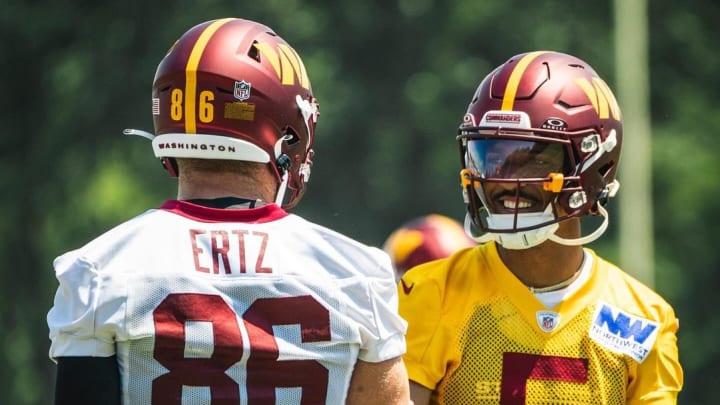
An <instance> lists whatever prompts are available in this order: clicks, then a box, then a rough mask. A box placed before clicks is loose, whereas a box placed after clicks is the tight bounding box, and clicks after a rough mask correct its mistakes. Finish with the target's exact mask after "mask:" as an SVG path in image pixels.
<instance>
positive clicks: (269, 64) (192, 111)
mask: <svg viewBox="0 0 720 405" xmlns="http://www.w3.org/2000/svg"><path fill="white" fill-rule="evenodd" d="M152 101H153V119H154V124H155V133H156V137H155V138H154V139H153V148H154V150H155V155H156V156H157V157H160V158H162V160H163V164H164V165H165V167H166V168H167V169H168V171H169V172H170V174H171V175H173V176H176V175H177V166H176V164H175V162H174V159H173V158H180V157H188V158H202V159H229V160H243V161H251V162H260V163H267V164H269V165H271V167H272V168H273V170H274V172H275V174H276V176H277V178H278V181H279V183H280V186H279V189H278V198H277V199H276V202H278V203H279V204H281V205H283V206H284V207H292V206H294V205H295V204H297V202H298V201H299V199H300V198H301V196H302V194H303V191H304V188H305V183H306V182H307V181H308V179H309V176H310V166H311V165H312V162H311V158H312V154H313V151H312V145H313V140H314V134H315V124H316V122H317V118H318V115H319V113H318V104H317V102H316V100H315V98H314V97H313V94H312V89H311V87H310V81H309V79H308V75H307V72H306V71H305V66H304V65H303V62H302V60H301V59H300V56H299V55H298V54H297V53H296V52H295V50H293V48H291V47H290V45H288V43H287V42H285V41H284V40H283V39H282V38H280V37H279V36H278V35H277V34H275V33H274V32H273V31H272V30H271V29H270V28H268V27H266V26H264V25H262V24H258V23H256V22H253V21H248V20H242V19H236V18H228V19H222V20H214V21H207V22H204V23H202V24H199V25H197V26H195V27H193V28H191V29H190V30H189V31H187V32H186V33H185V34H183V35H182V36H181V37H180V39H178V40H177V42H176V43H175V44H174V45H173V46H172V47H171V48H170V50H169V51H168V53H167V55H165V57H164V58H163V60H162V61H161V62H160V64H159V66H158V68H157V72H156V73H155V80H154V83H153V88H152ZM286 191H287V192H288V194H287V196H285V198H283V197H284V194H285V192H286Z"/></svg>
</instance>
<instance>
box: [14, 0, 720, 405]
mask: <svg viewBox="0 0 720 405" xmlns="http://www.w3.org/2000/svg"><path fill="white" fill-rule="evenodd" d="M615 3H617V4H618V6H617V7H620V6H622V7H623V9H616V6H615ZM615 3H613V2H611V1H606V2H603V1H593V2H590V1H581V0H542V1H517V0H484V1H477V0H447V1H439V0H368V1H350V0H332V1H330V0H322V1H321V0H314V1H300V0H263V1H233V2H230V1H219V0H214V1H213V0H205V1H200V0H193V1H190V0H185V1H174V2H171V1H164V2H163V1H158V2H148V1H139V0H126V1H116V2H103V1H96V0H75V1H73V2H69V1H49V0H46V1H27V0H4V1H3V5H2V7H1V9H2V10H1V11H0V21H1V22H2V23H1V24H0V32H1V33H2V35H1V36H0V38H2V48H1V49H0V64H1V66H2V73H3V74H2V78H0V83H2V85H1V87H0V89H1V90H2V97H0V99H1V100H2V101H1V102H0V103H2V107H3V108H1V109H0V114H2V121H0V122H2V124H3V128H2V135H1V136H0V187H1V188H2V190H3V191H2V198H0V209H1V211H0V212H2V213H3V215H2V216H0V235H1V237H2V242H3V243H2V244H0V260H1V263H2V266H1V267H0V364H2V367H0V397H2V398H3V400H2V401H1V402H2V403H4V404H20V405H23V404H49V403H51V398H52V390H53V381H54V365H53V363H52V362H51V361H50V360H49V359H48V357H47V351H48V347H49V340H48V337H47V326H46V323H45V315H46V313H47V310H48V309H49V308H50V306H51V305H52V298H53V294H54V291H55V288H56V281H55V279H54V274H53V271H52V260H53V258H54V257H55V256H57V255H59V254H61V253H62V252H64V251H66V250H70V249H73V248H76V247H79V246H81V245H82V244H83V243H85V242H87V241H88V240H89V239H91V238H92V237H94V236H96V235H97V234H99V233H100V232H103V231H106V230H108V229H109V228H111V227H112V226H114V225H116V224H117V223H119V222H121V221H124V220H126V219H129V218H131V217H132V216H134V215H137V214H139V213H141V212H143V211H144V210H146V209H148V208H151V207H156V206H158V205H159V204H161V203H162V202H163V201H164V200H165V199H168V198H172V197H174V193H175V180H173V179H170V178H168V176H167V175H166V173H165V172H164V171H163V169H162V168H161V166H160V163H159V162H158V161H157V160H156V159H155V158H154V157H153V154H152V149H151V147H150V144H149V142H148V141H147V140H145V139H143V138H140V137H124V136H123V135H122V130H123V129H124V128H128V127H130V128H139V129H145V130H149V131H152V119H151V114H150V112H151V109H150V106H151V104H150V89H151V85H152V79H153V76H154V73H155V68H156V66H157V63H158V62H159V61H160V59H161V58H162V56H163V55H164V52H165V51H166V50H167V48H168V47H169V46H170V45H171V44H172V42H173V41H174V40H175V39H176V38H177V37H178V36H179V35H180V34H182V33H183V32H184V31H185V30H187V29H188V28H190V27H191V26H193V25H195V24H198V23H200V22H202V21H205V20H209V19H215V18H220V17H242V18H248V19H253V20H256V21H260V22H263V23H265V24H267V25H269V26H271V27H273V28H274V29H275V31H276V32H277V33H278V34H279V35H280V36H282V37H283V38H285V39H286V40H287V41H288V42H290V44H292V45H293V46H294V47H295V49H296V50H297V51H298V52H299V54H300V55H301V56H302V58H303V60H304V62H305V65H306V67H307V69H308V72H309V76H310V80H311V82H312V85H313V90H314V93H315V96H316V97H317V98H318V99H319V101H320V105H321V117H320V120H319V124H318V128H317V140H316V145H315V150H316V155H315V159H314V161H315V166H314V167H313V174H312V180H311V184H310V187H309V190H308V194H307V195H306V197H305V199H304V200H303V201H302V203H301V205H300V206H299V207H298V208H297V209H296V210H295V211H294V212H295V213H297V214H300V215H303V216H305V217H307V218H308V219H311V220H313V221H316V222H319V223H321V224H323V225H327V226H330V227H332V228H335V229H337V230H339V231H341V232H343V233H345V234H347V235H349V236H352V237H354V238H356V239H359V240H361V241H363V242H365V243H368V244H371V245H376V246H379V245H381V244H382V242H383V241H384V239H385V237H386V236H387V235H388V234H389V233H390V232H391V231H392V230H393V229H394V228H395V227H396V226H398V225H399V224H400V223H402V222H404V221H406V220H407V219H410V218H412V217H415V216H418V215H423V214H427V213H431V212H436V213H441V214H444V215H447V216H450V217H453V218H455V219H458V220H460V219H462V218H463V216H464V209H465V207H464V204H463V203H462V199H461V194H460V186H459V174H458V172H459V168H460V166H459V162H460V157H459V154H458V146H457V144H456V142H455V133H456V129H457V127H458V125H459V123H460V120H461V118H462V116H463V113H464V112H465V108H466V107H467V105H468V103H469V101H470V97H471V96H472V93H473V92H474V90H475V88H476V87H477V85H478V84H479V82H480V81H481V80H482V79H483V77H484V76H485V75H486V74H487V73H488V72H489V71H490V70H491V69H492V68H493V67H494V66H496V65H498V64H500V63H502V62H504V61H505V60H506V59H507V58H508V57H510V56H512V55H515V54H517V53H520V52H524V51H529V50H537V49H546V50H556V51H561V52H567V53H571V54H574V55H576V56H579V57H580V58H582V59H584V60H586V61H587V62H589V63H590V64H591V65H592V66H594V68H595V70H597V71H598V72H599V74H600V75H601V76H602V77H604V78H605V80H606V81H607V82H608V83H609V84H610V86H611V87H612V88H613V89H615V90H616V95H617V96H618V97H617V98H618V101H619V103H620V106H621V108H622V109H623V111H624V113H625V125H626V130H625V143H624V148H623V157H622V162H621V172H620V174H619V179H620V182H621V183H622V187H621V189H620V193H619V197H618V199H616V200H614V201H612V202H611V203H610V206H609V211H610V214H611V222H610V228H609V231H608V233H607V234H606V236H605V238H603V239H601V240H599V241H597V242H594V243H593V244H592V245H591V247H592V248H594V249H595V250H597V251H598V252H599V253H601V254H602V255H604V256H606V257H607V258H608V259H610V260H612V261H614V262H616V263H618V264H620V265H621V266H623V267H625V269H626V270H627V271H628V272H630V273H631V274H635V275H637V276H638V277H639V278H641V279H643V280H645V281H646V282H648V283H649V284H651V285H653V286H654V288H655V289H656V290H657V291H659V292H660V293H661V294H662V295H663V296H665V297H666V298H667V300H668V301H669V302H670V303H671V304H673V306H674V307H675V308H676V311H677V313H678V316H679V318H680V325H681V329H680V332H679V335H678V338H679V345H680V352H681V353H680V358H681V361H682V363H683V366H684V369H685V373H686V374H685V375H686V385H685V389H684V391H683V392H682V393H681V396H680V403H682V404H691V405H692V404H698V405H704V404H712V403H716V402H717V398H716V397H717V395H716V390H717V388H716V386H714V385H713V383H715V385H716V383H717V381H718V375H720V365H719V364H720V345H718V344H717V340H718V339H717V337H718V335H720V315H718V313H717V308H719V307H720V300H719V299H718V295H717V294H716V291H715V289H716V288H717V287H718V286H720V272H719V271H718V270H717V269H719V268H720V249H717V248H716V247H715V241H714V237H715V236H716V235H718V234H720V229H719V228H720V216H719V215H718V212H720V198H719V197H720V158H718V150H720V136H718V135H716V134H715V132H718V128H720V97H719V94H720V74H719V72H720V52H718V42H719V41H720V29H719V28H718V25H719V24H718V22H719V21H720V5H719V3H717V2H716V1H715V0H690V1H685V2H677V1H672V0H654V1H652V2H647V3H645V2H644V1H639V0H624V1H623V0H618V1H616V2H615ZM150 248H151V247H150Z"/></svg>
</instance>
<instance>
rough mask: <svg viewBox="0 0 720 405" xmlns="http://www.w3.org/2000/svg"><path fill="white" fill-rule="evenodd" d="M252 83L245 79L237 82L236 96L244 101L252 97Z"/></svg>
mask: <svg viewBox="0 0 720 405" xmlns="http://www.w3.org/2000/svg"><path fill="white" fill-rule="evenodd" d="M251 87H252V85H251V84H250V83H248V82H246V81H245V80H242V81H239V82H235V92H234V96H235V98H236V99H238V100H240V101H244V100H247V99H249V98H250V88H251Z"/></svg>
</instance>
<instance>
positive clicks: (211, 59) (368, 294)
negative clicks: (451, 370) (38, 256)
mask: <svg viewBox="0 0 720 405" xmlns="http://www.w3.org/2000/svg"><path fill="white" fill-rule="evenodd" d="M152 97H153V100H152V101H153V103H152V113H153V118H154V124H155V132H156V135H153V134H149V133H146V132H144V131H138V130H128V131H127V133H129V134H139V135H142V136H145V137H147V138H150V139H152V145H153V149H154V151H155V155H156V156H157V157H159V158H161V159H162V162H163V164H164V166H165V168H166V169H167V170H168V172H169V173H170V174H171V175H172V176H178V196H177V200H170V201H167V202H166V203H165V204H164V205H163V206H162V207H160V208H158V209H152V210H149V211H147V212H145V213H144V214H142V215H140V216H138V217H136V218H134V219H131V220H130V221H128V222H126V223H124V224H121V225H119V226H118V227H116V228H114V229H112V230H110V231H109V232H107V233H105V234H104V235H102V236H100V237H98V238H97V239H95V240H93V241H91V242H90V243H89V244H87V245H85V246H84V247H82V248H80V249H78V250H74V251H71V252H68V253H66V254H64V255H62V256H60V257H59V258H57V259H56V260H55V263H54V265H55V272H56V275H57V278H58V281H59V283H60V286H59V288H58V290H57V294H56V296H55V303H54V306H53V308H52V309H51V310H50V312H49V314H48V324H49V328H50V337H51V340H52V345H51V348H50V356H51V357H52V358H53V359H54V360H55V361H57V365H58V368H57V382H56V394H55V397H56V404H75V405H78V404H100V405H112V404H120V403H123V404H162V405H170V404H178V405H179V404H181V403H183V404H190V403H193V404H196V403H197V404H199V403H203V404H210V403H212V404H240V403H243V404H275V403H283V404H285V403H288V404H289V403H293V404H300V403H302V404H329V405H330V404H341V403H348V404H403V405H405V404H407V403H408V402H409V392H408V379H407V374H406V371H405V368H404V365H403V363H402V359H401V357H400V356H401V355H402V354H403V353H404V350H405V342H404V333H405V322H404V321H403V320H402V319H401V318H400V317H399V316H398V314H397V290H396V283H395V279H394V276H393V269H392V267H391V263H390V261H389V260H388V257H387V255H386V254H385V253H384V252H382V251H381V250H380V249H377V248H371V247H367V246H365V245H362V244H360V243H358V242H356V241H354V240H351V239H349V238H347V237H345V236H343V235H340V234H338V233H335V232H333V231H331V230H329V229H327V228H324V227H321V226H319V225H316V224H313V223H310V222H308V221H306V220H304V219H302V218H300V217H298V216H295V215H293V214H290V213H288V212H287V211H286V210H285V209H286V208H290V207H292V206H294V205H295V204H297V202H298V201H299V200H300V198H301V196H302V194H303V191H304V187H305V182H306V181H308V178H309V176H310V166H311V164H312V162H311V158H312V155H313V150H312V145H313V140H314V132H315V123H316V121H317V118H318V104H317V103H316V100H315V98H314V97H313V94H312V91H311V87H310V82H309V80H308V75H307V72H306V71H305V67H304V66H303V63H302V61H301V60H300V57H299V56H298V54H297V53H296V52H295V51H294V50H293V49H292V48H291V47H290V45H288V44H287V43H286V42H285V41H284V40H283V39H282V38H280V37H279V36H277V35H276V34H275V33H274V32H273V31H272V30H271V29H270V28H268V27H266V26H264V25H261V24H258V23H255V22H252V21H248V20H241V19H232V18H229V19H221V20H214V21H208V22H204V23H202V24H199V25H197V26H195V27H193V28H191V29H190V30H189V31H187V32H186V33H185V34H184V35H182V36H181V37H180V39H179V40H178V41H177V42H176V43H175V44H174V45H173V46H172V47H171V48H170V50H169V51H168V53H167V55H166V56H165V57H164V59H163V60H162V61H161V62H160V65H159V66H158V69H157V72H156V75H155V80H154V83H153V89H152Z"/></svg>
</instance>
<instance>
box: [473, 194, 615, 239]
mask: <svg viewBox="0 0 720 405" xmlns="http://www.w3.org/2000/svg"><path fill="white" fill-rule="evenodd" d="M598 212H599V213H600V215H601V216H602V217H603V221H602V223H601V224H600V225H599V226H598V228H597V229H596V230H595V231H593V232H592V233H591V234H589V235H586V236H582V237H580V238H576V239H565V238H562V237H560V236H558V235H556V234H555V232H556V231H557V230H558V228H559V227H560V226H559V224H557V223H555V224H550V225H547V226H544V227H542V228H538V229H533V230H530V231H524V232H516V233H490V232H488V233H484V234H482V235H476V234H475V233H474V232H473V228H472V219H471V218H470V215H469V214H466V215H465V233H467V234H468V236H470V237H471V238H472V239H473V240H475V241H476V242H477V243H486V242H490V241H493V240H494V241H495V242H497V243H498V244H500V245H502V247H504V248H506V249H511V250H522V249H529V248H531V247H534V246H537V245H539V244H541V243H543V242H545V241H547V240H551V241H553V242H555V243H557V244H560V245H565V246H579V245H585V244H588V243H590V242H592V241H594V240H596V239H597V238H599V237H600V236H601V235H602V234H603V233H605V230H606V229H607V227H608V213H607V211H606V210H605V208H603V207H602V206H601V205H598Z"/></svg>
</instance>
